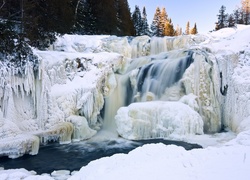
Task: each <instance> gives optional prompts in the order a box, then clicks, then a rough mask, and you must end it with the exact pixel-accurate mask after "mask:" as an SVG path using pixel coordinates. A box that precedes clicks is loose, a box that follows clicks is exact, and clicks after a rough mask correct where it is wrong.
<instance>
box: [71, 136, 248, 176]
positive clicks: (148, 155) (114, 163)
mask: <svg viewBox="0 0 250 180" xmlns="http://www.w3.org/2000/svg"><path fill="white" fill-rule="evenodd" d="M248 140H250V139H249V135H248ZM249 152H250V146H245V145H237V144H234V145H227V146H223V147H220V148H217V147H208V148H206V149H194V150H190V151H186V150H185V149H184V148H182V147H177V146H174V145H168V146H166V145H163V144H149V145H144V146H143V147H140V148H137V149H135V150H133V151H131V152H130V153H129V154H128V155H125V154H116V155H113V156H111V157H106V158H101V159H99V160H96V161H92V162H91V163H89V164H88V165H87V166H85V167H82V168H81V170H80V171H79V172H78V173H76V174H75V175H73V176H72V177H71V178H69V180H80V179H88V180H91V179H93V180H94V179H103V178H104V177H105V179H111V180H112V179H124V180H125V179H148V180H149V179H164V178H166V177H167V178H169V179H176V180H177V179H178V180H179V179H190V180H193V179H202V180H210V179H228V180H234V179H242V180H247V179H249V167H250V159H249V158H247V157H248V155H249Z"/></svg>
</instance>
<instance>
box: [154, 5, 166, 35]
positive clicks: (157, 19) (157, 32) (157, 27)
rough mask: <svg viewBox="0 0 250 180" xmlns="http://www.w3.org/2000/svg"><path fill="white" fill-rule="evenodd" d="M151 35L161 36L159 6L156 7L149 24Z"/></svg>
mask: <svg viewBox="0 0 250 180" xmlns="http://www.w3.org/2000/svg"><path fill="white" fill-rule="evenodd" d="M151 31H152V36H162V34H163V32H162V31H163V30H162V23H161V10H160V8H159V7H157V8H156V11H155V14H154V19H153V22H152V24H151Z"/></svg>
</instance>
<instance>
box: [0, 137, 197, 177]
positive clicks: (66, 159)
mask: <svg viewBox="0 0 250 180" xmlns="http://www.w3.org/2000/svg"><path fill="white" fill-rule="evenodd" d="M160 142H161V143H164V144H175V145H178V146H182V147H184V148H185V149H187V150H190V149H193V148H201V146H199V145H197V144H189V143H185V142H179V141H168V140H163V139H154V140H142V141H127V140H124V139H117V140H111V141H102V142H92V141H89V142H88V141H87V142H78V143H71V144H67V145H60V144H55V143H53V144H48V145H45V146H42V147H41V148H40V150H39V153H38V154H37V155H35V156H31V155H24V156H22V157H20V158H17V159H9V158H7V157H1V158H0V167H1V166H2V167H4V168H5V169H16V168H25V169H27V170H34V171H36V172H37V173H38V174H42V173H51V172H52V171H54V170H65V169H66V170H70V171H74V170H79V169H80V168H81V167H82V166H85V165H87V164H88V163H89V162H90V161H93V160H96V159H99V158H102V157H107V156H112V155H113V154H117V153H128V152H129V151H131V150H133V149H135V148H136V147H139V146H142V145H143V144H148V143H160Z"/></svg>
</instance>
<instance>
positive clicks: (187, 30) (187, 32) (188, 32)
mask: <svg viewBox="0 0 250 180" xmlns="http://www.w3.org/2000/svg"><path fill="white" fill-rule="evenodd" d="M185 33H186V34H187V35H188V34H190V24H189V21H188V22H187V25H186V30H185Z"/></svg>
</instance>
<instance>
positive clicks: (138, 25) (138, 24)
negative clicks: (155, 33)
mask: <svg viewBox="0 0 250 180" xmlns="http://www.w3.org/2000/svg"><path fill="white" fill-rule="evenodd" d="M132 19H133V23H134V28H135V35H136V36H141V35H142V34H143V32H142V31H143V21H142V17H141V10H140V8H139V6H135V10H134V12H133V14H132Z"/></svg>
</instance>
